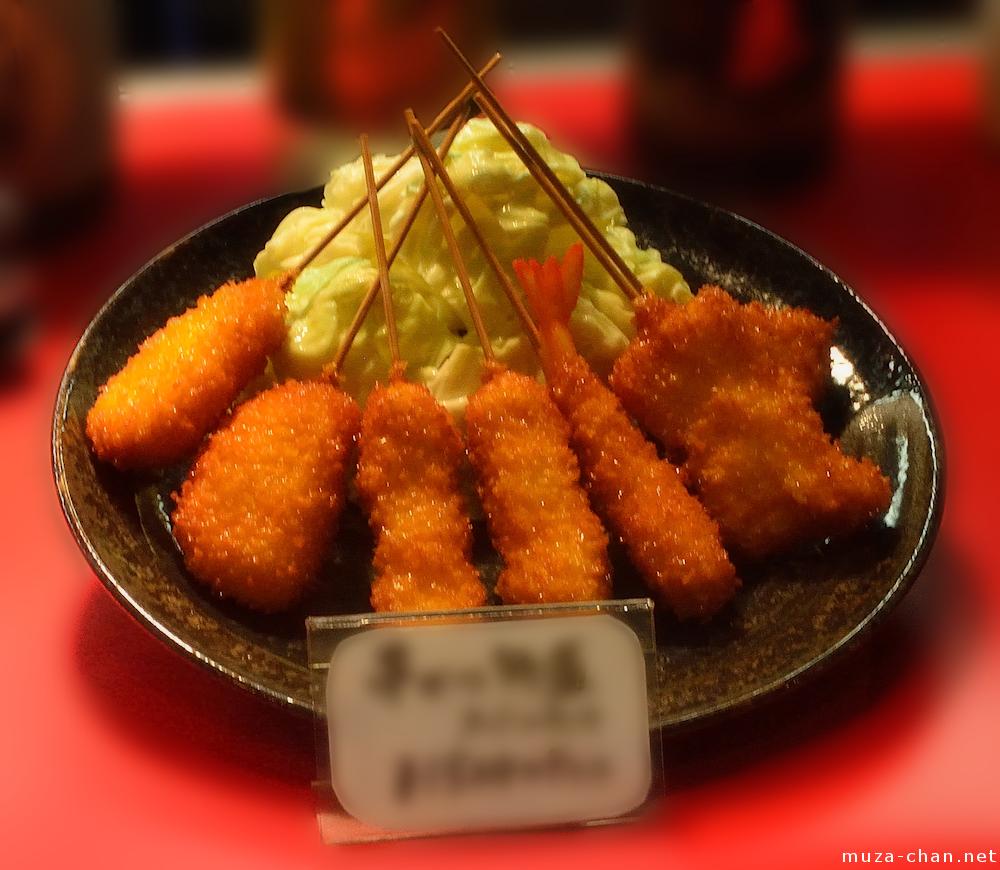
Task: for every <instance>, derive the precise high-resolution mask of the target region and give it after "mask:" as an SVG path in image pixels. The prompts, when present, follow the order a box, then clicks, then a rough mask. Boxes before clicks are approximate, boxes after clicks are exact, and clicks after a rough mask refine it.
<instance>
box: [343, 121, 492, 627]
mask: <svg viewBox="0 0 1000 870" xmlns="http://www.w3.org/2000/svg"><path fill="white" fill-rule="evenodd" d="M361 155H362V161H363V163H364V169H365V183H366V185H367V188H368V206H369V211H370V213H371V219H372V232H373V234H374V237H375V252H376V260H377V262H378V272H379V285H380V292H381V295H382V300H383V308H384V311H385V320H386V330H387V333H388V337H389V346H390V350H391V353H392V370H391V374H390V377H389V380H388V383H386V384H385V385H380V386H377V387H376V388H375V389H374V390H373V391H372V393H371V394H370V395H369V396H368V400H367V402H366V404H365V410H364V415H363V417H362V422H361V441H360V449H359V458H358V475H357V487H358V493H359V495H360V496H361V500H362V503H363V504H364V507H365V510H366V512H367V514H368V520H369V523H370V525H371V527H372V530H373V532H374V533H375V536H376V546H375V558H374V569H375V580H374V582H373V583H372V591H371V603H372V607H373V608H374V609H375V610H376V611H428V610H446V609H454V608H462V607H476V606H479V605H481V604H484V603H485V601H486V589H485V587H484V586H483V584H482V582H481V581H480V579H479V575H478V573H477V572H476V569H475V568H474V567H473V565H472V562H471V559H470V551H471V547H472V527H471V525H470V523H469V518H468V515H467V513H466V509H465V504H464V499H463V496H462V492H461V489H460V486H459V468H460V466H461V463H462V460H463V458H464V450H463V448H462V440H461V437H460V436H459V434H458V430H457V429H456V428H455V424H454V422H453V421H452V419H451V416H450V415H449V414H448V412H447V411H446V410H445V409H444V408H443V407H442V406H441V405H440V404H439V403H438V402H437V400H436V399H435V398H434V397H433V396H432V395H431V392H430V390H428V389H427V388H426V387H425V386H423V385H419V384H414V383H411V382H408V381H407V380H405V378H404V371H405V363H404V361H403V360H402V358H401V356H400V352H399V343H398V337H397V336H396V327H395V317H394V314H393V306H392V293H391V285H390V281H389V269H388V258H387V257H386V253H385V239H384V237H383V234H382V222H381V216H380V214H379V207H378V191H377V190H376V188H375V179H374V172H373V171H372V165H371V153H370V152H369V150H368V140H367V137H364V136H362V138H361Z"/></svg>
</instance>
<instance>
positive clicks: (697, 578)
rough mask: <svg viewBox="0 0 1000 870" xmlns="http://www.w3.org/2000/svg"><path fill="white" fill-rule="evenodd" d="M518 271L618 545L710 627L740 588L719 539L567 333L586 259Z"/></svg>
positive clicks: (550, 371)
mask: <svg viewBox="0 0 1000 870" xmlns="http://www.w3.org/2000/svg"><path fill="white" fill-rule="evenodd" d="M514 267H515V269H516V271H517V273H518V277H519V278H520V280H521V283H522V285H523V286H524V289H525V292H526V293H527V295H528V301H529V303H530V305H531V308H532V311H533V312H534V314H535V318H536V321H537V322H538V326H539V329H540V330H541V332H542V338H543V346H542V365H543V367H544V369H545V376H546V378H547V380H548V382H549V387H550V389H551V390H552V395H553V397H554V399H555V401H556V404H557V405H558V406H559V408H560V410H561V411H562V412H563V414H564V415H565V416H566V418H567V420H568V421H569V423H570V427H571V430H572V435H571V443H572V445H573V449H574V450H575V451H576V453H577V456H578V457H579V458H580V465H581V467H582V468H583V471H584V479H585V481H586V483H587V487H588V489H589V490H590V494H591V496H592V497H593V499H594V502H595V504H596V506H597V509H598V511H599V512H600V513H601V514H602V515H603V516H604V517H605V518H606V519H607V520H608V523H609V525H610V526H611V528H613V529H614V530H615V532H616V533H617V534H618V535H619V537H620V538H621V540H622V542H623V543H624V545H625V547H626V550H627V551H628V554H629V556H630V558H631V560H632V562H633V564H634V565H635V566H636V568H637V569H638V570H639V572H640V573H641V574H642V576H643V578H644V579H645V581H646V583H647V584H648V586H649V587H650V589H651V590H652V591H653V592H654V593H655V594H656V595H657V597H658V598H659V599H660V600H661V601H663V602H664V603H665V604H666V605H667V606H669V607H670V608H671V610H673V611H674V613H676V614H677V615H678V616H679V617H682V618H701V619H705V618H707V617H709V616H711V615H712V614H714V613H715V612H716V611H718V610H719V608H721V607H722V606H723V605H724V604H725V603H726V602H727V601H729V600H730V599H731V598H732V596H733V594H734V593H735V592H736V589H737V588H738V587H739V580H738V579H737V578H736V572H735V570H734V568H733V566H732V564H731V563H730V561H729V558H728V557H727V555H726V552H725V550H724V549H723V547H722V544H721V542H720V538H719V529H718V526H717V525H716V524H715V522H714V521H713V520H712V519H711V518H710V517H709V516H708V514H707V513H706V512H705V509H704V508H703V507H702V506H701V504H699V502H698V501H697V500H696V499H695V498H694V497H693V496H692V495H690V494H689V493H688V491H687V490H686V489H685V488H684V485H683V484H682V483H681V480H680V476H679V475H678V472H677V469H676V468H674V466H673V465H671V464H670V463H669V462H666V461H664V460H661V459H660V458H659V457H658V455H657V452H656V448H655V447H654V446H653V445H652V444H651V443H650V442H649V441H647V440H646V439H645V438H644V437H643V435H642V433H641V432H640V431H639V430H638V429H637V428H636V427H635V426H634V425H633V423H632V422H631V420H629V418H628V416H627V415H626V414H625V411H624V410H623V409H622V406H621V404H620V403H619V402H618V400H617V399H616V398H615V396H614V394H613V393H612V392H611V391H610V390H609V389H608V388H607V387H606V386H604V384H603V383H601V381H600V379H599V378H598V377H597V375H595V374H594V372H593V371H592V370H591V369H590V367H589V366H588V365H587V363H586V361H585V360H584V359H583V358H582V357H581V356H580V355H579V354H578V353H577V352H576V350H575V349H574V348H573V345H572V338H571V337H570V334H569V330H568V328H567V325H566V324H567V319H568V317H569V313H570V312H571V311H572V310H573V307H574V305H575V302H576V296H577V294H578V292H579V286H580V275H581V273H582V268H583V253H582V249H581V248H580V247H579V245H574V246H573V247H572V248H570V249H569V251H567V254H566V259H565V261H564V263H563V265H562V267H560V266H559V265H558V263H557V262H556V261H555V259H554V258H550V259H549V261H548V262H547V263H546V264H545V265H544V266H540V265H539V264H538V263H535V262H533V261H532V262H525V261H523V260H518V261H516V262H515V264H514Z"/></svg>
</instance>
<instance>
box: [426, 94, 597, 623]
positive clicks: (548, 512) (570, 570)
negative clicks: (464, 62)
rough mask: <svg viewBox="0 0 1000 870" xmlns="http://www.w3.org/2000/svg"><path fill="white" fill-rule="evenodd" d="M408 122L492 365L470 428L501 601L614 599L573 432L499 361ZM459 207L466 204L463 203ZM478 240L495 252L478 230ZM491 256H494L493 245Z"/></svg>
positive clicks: (542, 394) (545, 399)
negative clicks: (497, 558) (500, 564)
mask: <svg viewBox="0 0 1000 870" xmlns="http://www.w3.org/2000/svg"><path fill="white" fill-rule="evenodd" d="M407 122H408V124H409V127H410V133H411V136H412V137H413V140H414V144H415V145H416V147H417V155H418V156H419V157H420V163H421V166H422V167H423V170H424V178H425V179H426V182H427V187H428V189H429V190H430V193H431V200H432V201H433V203H434V208H435V210H436V211H437V215H438V220H439V222H440V224H441V229H442V232H443V233H444V236H445V240H446V242H447V244H448V249H449V251H450V253H451V257H452V261H453V262H454V264H455V271H456V272H457V273H458V277H459V283H460V284H461V285H462V290H463V292H464V294H465V301H466V304H467V305H468V307H469V313H470V315H471V317H472V322H473V325H474V326H475V331H476V335H477V337H478V339H479V343H480V344H481V345H482V348H483V356H484V357H485V359H486V368H485V371H484V378H483V385H482V386H481V387H480V388H479V389H478V390H476V392H475V393H474V394H473V395H472V396H471V397H470V398H469V404H468V408H467V410H466V416H465V421H466V432H467V436H468V444H469V459H470V460H471V462H472V467H473V469H474V470H475V472H476V480H477V484H478V490H479V495H480V498H481V499H482V502H483V506H484V507H485V509H486V517H487V521H488V524H489V528H490V536H491V538H492V540H493V543H494V545H495V546H496V548H497V550H499V552H500V555H501V556H502V557H503V559H504V565H505V567H504V569H503V571H502V572H501V574H500V578H499V581H498V583H497V594H499V595H500V597H501V599H503V601H504V602H505V603H507V604H528V603H538V602H556V601H593V600H600V599H603V598H607V597H608V596H609V595H610V594H611V572H610V567H609V564H608V556H607V547H608V538H607V535H606V533H605V531H604V529H603V527H602V526H601V523H600V521H599V520H598V519H597V517H596V516H595V515H594V512H593V511H592V510H591V509H590V504H589V502H588V500H587V495H586V493H585V492H584V491H583V488H582V487H581V486H580V467H579V465H578V464H577V460H576V456H575V455H574V454H573V451H572V450H570V447H569V425H568V424H567V423H566V421H565V420H564V419H563V417H562V415H561V414H560V413H559V410H558V409H557V408H556V406H555V405H554V404H553V402H552V399H551V398H550V397H549V395H548V391H547V390H546V389H545V387H543V386H542V385H541V384H539V383H538V382H537V381H535V380H534V379H533V378H529V377H528V376H527V375H523V374H519V373H516V372H511V371H508V370H507V369H506V368H505V367H503V366H502V365H499V364H498V363H497V362H496V359H495V357H494V354H493V347H492V345H491V343H490V337H489V335H488V334H487V331H486V327H485V325H484V323H483V318H482V313H481V312H480V310H479V304H478V303H477V301H476V296H475V293H474V292H473V290H472V283H471V281H470V280H469V274H468V269H467V267H466V264H465V260H464V258H463V257H462V253H461V250H460V249H459V246H458V242H457V240H456V239H455V234H454V232H453V230H452V228H451V221H450V220H449V218H448V212H447V209H446V207H445V204H444V199H443V197H442V196H441V191H440V190H439V189H438V185H437V182H436V181H435V180H434V168H433V167H432V166H431V162H430V155H433V153H434V152H433V149H431V148H430V143H429V142H427V140H426V137H424V136H422V135H421V132H422V131H421V129H420V125H419V124H418V123H417V120H416V118H415V117H414V115H413V113H412V112H410V111H407ZM440 169H441V170H442V173H441V176H442V180H443V179H444V178H445V177H446V176H447V173H445V172H443V169H444V167H443V165H441V166H440ZM449 181H450V179H449ZM452 202H453V204H455V205H456V206H458V204H459V200H458V198H456V197H455V196H454V195H453V196H452ZM463 216H464V217H465V220H466V222H467V223H469V221H470V217H469V216H466V213H464V212H463ZM471 227H474V224H472V225H471ZM471 227H470V228H471ZM477 238H478V239H480V243H481V244H483V245H484V246H485V239H483V238H482V237H481V236H480V235H479V234H478V232H477ZM484 252H485V253H487V254H488V255H489V256H493V254H492V251H490V250H489V248H488V247H484ZM493 259H494V260H495V257H493ZM515 298H516V297H515ZM525 316H527V315H526V313H525ZM529 322H530V318H529Z"/></svg>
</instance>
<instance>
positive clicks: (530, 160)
mask: <svg viewBox="0 0 1000 870" xmlns="http://www.w3.org/2000/svg"><path fill="white" fill-rule="evenodd" d="M438 33H439V34H440V35H441V38H442V39H443V40H444V42H445V44H446V45H447V46H448V48H449V49H451V51H452V53H453V54H454V55H455V57H456V58H458V60H459V62H460V63H461V64H462V66H463V67H465V70H466V73H467V74H468V76H469V78H470V79H471V82H470V83H471V84H473V85H474V86H475V94H474V96H473V99H474V100H475V102H476V103H477V105H478V106H479V107H480V109H482V111H483V113H484V114H485V115H486V117H488V118H489V119H490V120H491V121H492V122H493V125H494V126H495V127H496V128H497V131H498V132H499V133H500V135H501V136H503V137H504V139H506V140H507V143H508V144H509V145H510V147H511V148H512V149H513V151H514V153H515V154H517V156H518V157H520V158H521V162H522V163H524V165H525V166H526V167H527V169H528V171H529V172H530V173H531V174H532V175H533V176H534V177H535V180H536V181H537V182H538V183H539V185H541V187H542V189H543V190H544V191H545V192H546V193H547V194H548V195H549V197H550V198H551V199H552V201H553V202H554V203H555V204H556V206H557V207H558V208H559V209H560V210H561V211H562V212H563V214H564V215H565V216H566V219H567V220H568V221H569V222H570V224H571V225H572V226H573V228H574V229H575V230H576V231H577V233H579V235H580V238H581V239H583V241H584V242H585V243H586V245H587V247H588V248H590V250H591V252H592V253H593V255H594V256H595V257H596V258H597V260H598V262H599V263H600V264H601V265H602V266H603V267H604V268H605V270H606V271H607V272H608V274H609V275H610V276H611V277H612V279H613V280H614V281H615V283H616V284H618V286H619V287H620V288H621V290H622V292H623V293H624V294H625V295H626V296H627V297H628V298H629V299H635V298H637V297H639V296H641V295H643V294H644V293H645V292H646V291H645V289H644V288H643V286H642V283H641V282H640V281H639V279H638V278H637V277H636V276H635V273H634V272H633V271H632V270H631V269H630V268H629V266H628V264H626V263H625V261H624V260H623V259H622V258H621V256H620V255H619V254H618V252H617V251H616V250H615V249H614V247H613V246H612V245H611V244H610V243H609V242H608V240H607V239H606V238H605V237H604V234H603V233H602V232H601V231H600V230H598V229H597V227H595V226H594V223H593V221H592V220H591V219H590V216H589V215H588V214H587V213H586V212H585V211H584V210H583V209H582V208H581V207H580V204H579V203H578V202H577V201H576V200H575V199H574V198H573V195H572V194H571V193H570V192H569V191H568V190H567V189H566V186H565V185H564V184H563V183H562V182H561V181H560V180H559V177H558V176H557V175H556V174H555V172H553V171H552V168H551V167H550V166H549V165H548V164H547V163H546V162H545V160H544V159H543V158H542V156H541V155H540V154H539V153H538V150H537V149H536V148H535V146H534V145H532V144H531V141H530V140H529V139H528V137H527V136H525V135H524V133H522V132H521V130H520V128H519V127H518V126H517V124H516V123H515V121H514V119H513V118H511V116H510V115H509V114H508V113H507V110H506V109H504V107H503V105H502V104H501V103H500V101H499V100H498V99H497V97H496V94H494V93H493V91H492V90H491V89H490V87H489V86H488V85H487V84H486V82H485V81H484V80H483V76H482V75H480V74H479V73H478V72H477V71H476V68H475V67H474V66H473V65H472V64H471V63H470V62H469V60H468V58H467V57H466V56H465V55H464V54H463V53H462V51H461V49H459V47H458V46H457V45H456V44H455V42H454V41H453V40H452V38H451V37H450V36H448V34H447V33H445V31H444V30H442V29H441V28H438Z"/></svg>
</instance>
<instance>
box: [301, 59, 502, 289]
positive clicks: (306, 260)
mask: <svg viewBox="0 0 1000 870" xmlns="http://www.w3.org/2000/svg"><path fill="white" fill-rule="evenodd" d="M501 57H502V55H501V54H500V52H497V53H496V54H494V55H493V57H491V58H490V59H489V60H488V61H487V62H486V63H485V64H484V65H483V68H482V69H481V70H479V72H478V73H476V75H478V76H479V80H480V81H481V80H482V77H483V76H485V75H486V74H487V73H489V72H490V71H491V70H492V69H493V68H494V67H495V66H496V65H497V64H498V63H500V58H501ZM476 87H477V85H476V83H475V82H469V83H468V84H467V85H466V86H465V87H464V88H462V90H461V91H459V93H458V96H456V97H455V98H454V99H452V100H451V101H450V102H449V103H448V104H447V105H446V106H445V107H444V108H443V109H442V110H441V111H440V112H438V114H437V116H436V117H435V118H434V120H433V121H431V123H430V126H429V127H428V128H427V132H428V134H429V135H433V134H434V133H436V132H437V131H438V130H440V129H441V128H442V127H443V126H444V125H445V124H446V123H448V121H449V120H450V119H451V118H452V117H453V116H454V114H455V113H456V112H457V111H459V110H461V109H462V108H463V106H464V105H465V104H466V103H467V102H468V100H469V99H470V98H471V97H472V95H473V94H474V93H475V90H476ZM412 156H413V146H412V145H410V146H408V147H407V148H406V149H405V150H404V151H403V153H402V154H400V155H399V157H397V158H396V160H395V162H394V163H393V164H392V166H390V167H389V169H388V170H387V171H386V172H385V174H384V175H382V176H381V177H380V178H379V179H378V181H377V182H376V184H375V189H376V190H381V189H382V188H383V187H385V185H386V184H387V183H388V182H389V180H390V179H391V178H392V177H393V176H394V175H395V174H396V173H397V172H399V170H400V169H402V168H403V165H404V164H405V163H406V161H407V160H409V159H410V158H411V157H412ZM367 201H368V200H367V197H362V198H361V199H359V200H358V201H357V202H356V203H354V205H353V206H351V208H349V209H348V210H347V213H346V214H345V215H344V216H343V217H342V218H341V219H340V220H339V221H337V224H336V226H334V227H332V228H331V229H330V230H328V231H327V233H326V234H325V235H324V236H323V238H321V239H320V240H319V241H318V242H316V244H315V245H313V246H312V248H310V249H309V251H307V252H306V255H305V256H304V257H303V258H302V261H301V262H300V263H299V264H298V265H297V266H295V267H294V268H293V269H291V271H290V272H289V273H288V275H287V277H286V281H287V286H289V287H290V286H291V285H292V284H294V283H295V279H296V278H298V277H299V275H301V274H302V271H303V270H304V269H305V268H306V267H307V266H308V265H309V264H310V263H312V261H313V260H315V259H316V258H317V257H318V256H319V255H320V254H321V253H322V252H323V250H324V249H325V248H326V246H327V245H329V244H330V242H332V241H333V240H334V239H335V238H336V237H337V236H338V235H340V233H342V232H343V231H344V229H345V227H346V226H347V225H348V224H349V223H350V222H351V221H352V220H354V218H356V217H357V216H358V215H359V214H361V212H362V210H363V209H364V207H365V204H366V203H367Z"/></svg>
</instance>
